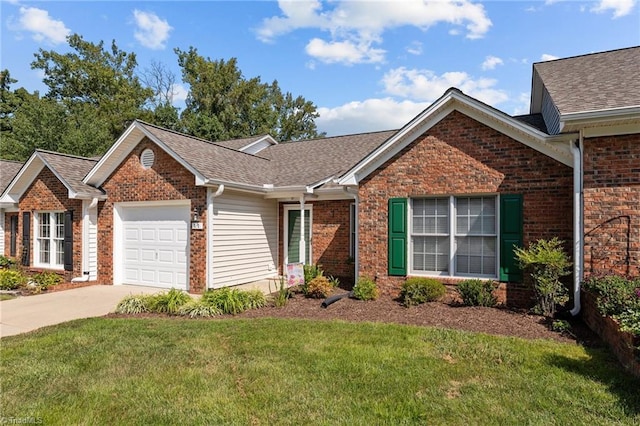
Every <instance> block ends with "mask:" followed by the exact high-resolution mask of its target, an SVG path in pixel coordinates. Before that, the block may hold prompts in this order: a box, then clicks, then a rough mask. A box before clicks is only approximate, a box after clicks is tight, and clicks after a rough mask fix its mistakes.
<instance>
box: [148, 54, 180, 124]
mask: <svg viewBox="0 0 640 426" xmlns="http://www.w3.org/2000/svg"><path fill="white" fill-rule="evenodd" d="M141 81H142V83H144V85H145V86H146V87H148V88H149V89H151V90H152V91H153V96H152V97H151V99H150V101H149V105H150V107H151V109H152V110H153V118H152V121H153V123H154V124H157V125H158V126H162V127H164V128H167V129H171V130H176V131H182V123H181V122H180V114H179V112H178V108H176V107H175V106H173V101H174V96H175V94H176V93H175V87H176V76H175V74H174V73H173V72H171V70H169V69H168V68H167V67H166V65H164V64H162V63H160V62H156V61H153V62H151V65H150V67H149V68H145V70H144V71H143V73H142V75H141Z"/></svg>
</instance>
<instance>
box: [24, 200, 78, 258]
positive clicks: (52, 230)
mask: <svg viewBox="0 0 640 426" xmlns="http://www.w3.org/2000/svg"><path fill="white" fill-rule="evenodd" d="M64 213H65V212H64V210H37V211H34V212H33V220H32V226H33V228H32V232H33V233H32V235H33V266H34V267H36V268H44V269H54V270H57V271H63V270H64V258H63V260H62V263H56V259H57V257H58V248H57V246H56V242H57V241H59V240H62V244H63V253H64V234H65V229H64V222H65V220H64ZM41 214H46V215H48V216H49V237H47V238H46V239H47V240H48V241H49V262H48V263H43V262H41V261H40V249H41V247H40V240H41V239H42V237H40V215H41ZM57 214H62V238H56V237H55V235H56V226H57V223H56V221H55V215H57ZM71 226H73V224H72V225H71Z"/></svg>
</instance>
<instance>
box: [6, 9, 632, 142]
mask: <svg viewBox="0 0 640 426" xmlns="http://www.w3.org/2000/svg"><path fill="white" fill-rule="evenodd" d="M0 23H1V32H0V36H1V38H0V48H1V51H0V68H1V69H8V70H9V71H10V73H11V76H12V77H13V78H15V79H17V80H18V82H17V83H15V84H14V85H12V89H16V88H18V87H25V88H26V89H27V90H29V91H34V90H38V91H40V93H41V94H45V93H46V86H44V84H43V83H42V77H43V75H42V73H41V71H40V70H33V69H31V62H32V61H33V60H34V54H35V53H37V52H38V51H39V49H43V50H45V51H48V50H54V51H56V52H59V53H66V52H69V51H70V49H69V47H68V45H67V43H66V37H67V36H69V35H71V34H79V35H81V36H82V37H83V38H84V39H85V40H87V41H91V42H93V43H98V42H100V41H104V42H105V46H110V44H111V41H112V40H115V42H116V44H117V45H118V47H119V48H120V49H122V50H125V51H126V52H134V53H135V54H136V57H137V60H138V66H139V70H140V71H141V72H142V71H143V70H145V69H149V68H150V66H151V65H152V64H153V63H154V62H155V63H161V64H163V65H164V66H166V67H167V68H168V69H169V70H170V71H171V72H173V73H174V74H175V75H176V81H177V82H178V83H177V84H176V86H175V87H174V104H175V105H176V106H177V107H179V108H182V107H184V100H185V98H186V95H187V93H188V87H185V85H183V84H182V83H181V73H180V68H179V66H178V63H177V55H176V53H175V51H174V49H176V48H178V49H181V50H183V51H184V50H188V49H189V47H194V48H196V49H197V50H198V53H199V54H200V55H202V56H204V57H209V58H211V59H212V60H218V59H224V60H228V59H230V58H237V60H238V67H239V68H240V69H241V71H242V73H243V75H244V76H245V77H246V78H253V77H260V78H261V80H262V81H263V82H272V81H273V80H277V81H278V84H279V86H280V88H281V89H282V90H283V91H288V92H291V93H292V94H293V95H294V96H298V95H301V96H303V97H304V98H305V99H307V100H309V101H312V102H313V103H314V104H315V105H316V106H317V108H318V112H319V114H320V117H319V118H317V119H316V124H317V125H318V130H319V131H324V132H326V133H327V135H329V136H334V135H343V134H352V133H361V132H370V131H378V130H389V129H397V128H400V127H402V126H403V125H404V124H406V123H407V122H408V121H410V120H411V119H412V118H413V117H414V116H416V115H417V114H419V113H420V111H422V110H424V109H425V108H426V107H428V106H429V105H430V104H431V103H432V102H433V101H435V100H436V99H438V98H439V97H440V96H442V95H443V94H444V92H445V91H446V90H447V89H448V88H450V87H457V88H458V89H460V90H462V91H463V92H464V93H466V94H467V95H470V96H472V97H474V98H476V99H479V100H481V101H483V102H485V103H487V104H489V105H491V106H493V107H495V108H497V109H499V110H501V111H504V112H506V113H507V114H511V115H518V114H526V113H528V108H529V99H530V90H531V72H532V65H533V63H535V62H540V61H546V60H553V59H557V58H564V57H570V56H576V55H583V54H588V53H593V52H601V51H606V50H613V49H619V48H624V47H630V46H637V45H640V5H639V4H638V0H590V1H581V0H570V1H565V0H547V1H544V0H540V1H515V0H514V1H499V0H496V1H489V2H481V1H471V0H455V1H454V0H437V1H428V0H427V1H419V0H400V1H390V0H387V1H354V0H349V1H342V0H334V1H328V2H321V1H316V0H310V1H135V2H130V1H109V2H105V1H21V0H0ZM612 72H615V70H612ZM639 74H640V70H639Z"/></svg>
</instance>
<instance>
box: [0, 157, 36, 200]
mask: <svg viewBox="0 0 640 426" xmlns="http://www.w3.org/2000/svg"><path fill="white" fill-rule="evenodd" d="M44 166H45V164H44V161H43V160H42V158H41V157H40V156H39V155H38V152H37V151H36V152H34V153H33V154H31V157H29V159H28V160H27V162H26V163H24V164H23V165H22V167H21V168H20V171H19V172H18V174H17V175H15V176H14V177H13V179H12V180H11V182H10V183H9V186H7V188H6V189H5V190H4V193H3V194H2V197H0V202H3V203H17V202H18V201H19V200H20V197H22V194H24V192H25V191H26V190H27V188H28V187H29V185H31V182H33V179H35V178H36V176H38V173H40V171H41V170H42V169H43V168H44Z"/></svg>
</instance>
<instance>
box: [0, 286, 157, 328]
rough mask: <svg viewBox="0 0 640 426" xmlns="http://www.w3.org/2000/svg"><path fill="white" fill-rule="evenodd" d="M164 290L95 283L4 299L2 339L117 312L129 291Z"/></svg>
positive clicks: (0, 314) (0, 319)
mask: <svg viewBox="0 0 640 426" xmlns="http://www.w3.org/2000/svg"><path fill="white" fill-rule="evenodd" d="M163 290H164V289H160V288H154V287H140V286H132V285H115V286H114V285H95V286H90V287H82V288H76V289H73V290H64V291H57V292H54V293H45V294H38V295H36V296H24V297H18V298H17V299H12V300H4V301H2V302H0V338H1V337H6V336H13V335H15V334H20V333H26V332H27V331H32V330H36V329H38V328H40V327H44V326H47V325H53V324H60V323H63V322H66V321H71V320H74V319H78V318H90V317H99V316H103V315H106V314H108V313H109V312H113V311H114V309H115V307H116V305H117V304H118V302H119V301H120V300H121V299H122V298H123V297H125V296H128V295H129V294H149V293H157V292H160V291H163Z"/></svg>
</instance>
